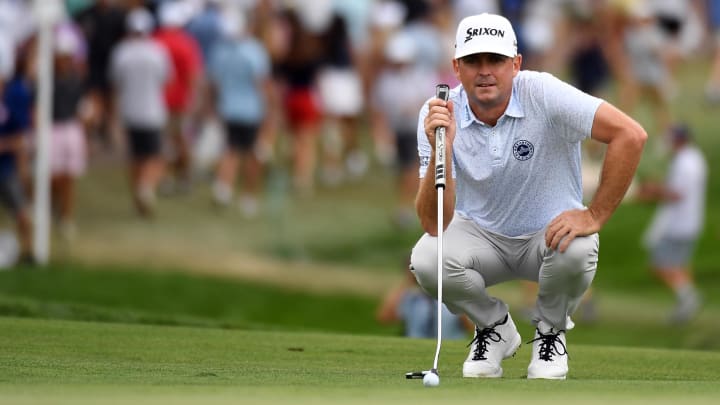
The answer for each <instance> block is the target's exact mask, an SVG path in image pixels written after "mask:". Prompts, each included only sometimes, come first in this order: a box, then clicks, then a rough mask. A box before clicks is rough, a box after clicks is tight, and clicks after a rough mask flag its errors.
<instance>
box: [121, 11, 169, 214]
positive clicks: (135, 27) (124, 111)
mask: <svg viewBox="0 0 720 405" xmlns="http://www.w3.org/2000/svg"><path fill="white" fill-rule="evenodd" d="M127 27H128V35H127V37H126V38H125V39H123V40H122V41H121V42H120V44H119V45H118V47H117V48H116V49H115V51H114V52H113V54H112V63H111V76H112V80H113V84H114V85H115V91H116V93H117V99H118V103H117V105H118V109H119V116H120V117H121V119H122V122H123V124H124V127H125V132H126V133H127V139H128V146H129V147H128V150H129V153H130V187H131V193H132V196H133V201H134V203H135V207H136V209H137V211H138V213H139V214H141V215H143V216H149V215H151V214H152V210H153V206H154V204H155V193H156V190H157V185H158V183H159V181H160V179H161V178H162V174H163V171H164V162H163V158H162V153H161V152H162V148H161V146H162V137H161V136H162V133H163V129H164V128H165V126H166V124H167V109H166V106H165V100H164V98H163V97H164V93H163V90H164V87H165V84H166V83H167V81H168V79H169V78H170V76H171V74H172V73H171V70H170V69H171V65H170V57H169V56H168V54H167V52H166V51H165V49H164V48H163V47H162V46H160V45H159V44H157V43H156V42H155V41H153V40H152V38H150V34H151V32H152V29H153V20H152V16H151V15H150V13H149V12H147V11H145V10H144V9H135V10H133V11H132V12H130V13H129V14H128V18H127Z"/></svg>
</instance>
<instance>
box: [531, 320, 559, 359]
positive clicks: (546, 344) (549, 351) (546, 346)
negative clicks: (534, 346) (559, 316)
mask: <svg viewBox="0 0 720 405" xmlns="http://www.w3.org/2000/svg"><path fill="white" fill-rule="evenodd" d="M536 330H537V333H538V337H536V338H535V339H533V340H531V341H529V342H527V343H528V344H531V343H533V342H537V341H540V348H539V349H540V350H539V351H540V355H539V358H540V360H545V361H553V358H552V356H554V355H558V356H563V355H566V354H567V355H568V357H570V355H569V354H568V352H567V347H565V344H564V343H563V342H562V340H561V339H560V333H561V332H564V331H557V332H555V333H553V329H552V328H551V329H550V332H549V333H547V334H545V333H542V332H540V329H536ZM558 345H559V346H558ZM560 350H562V352H560Z"/></svg>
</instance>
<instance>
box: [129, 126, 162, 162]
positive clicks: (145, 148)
mask: <svg viewBox="0 0 720 405" xmlns="http://www.w3.org/2000/svg"><path fill="white" fill-rule="evenodd" d="M127 137H128V150H129V151H130V157H131V158H132V159H133V160H142V159H147V158H150V157H157V156H160V153H161V151H162V130H161V129H151V128H139V127H135V128H131V127H130V128H128V129H127Z"/></svg>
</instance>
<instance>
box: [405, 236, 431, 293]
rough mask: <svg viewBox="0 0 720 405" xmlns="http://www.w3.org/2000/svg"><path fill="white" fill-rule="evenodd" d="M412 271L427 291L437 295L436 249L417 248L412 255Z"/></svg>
mask: <svg viewBox="0 0 720 405" xmlns="http://www.w3.org/2000/svg"><path fill="white" fill-rule="evenodd" d="M418 245H420V243H419V244H418ZM410 270H411V271H412V272H413V274H415V279H416V280H417V282H418V284H420V286H421V287H422V288H423V289H424V290H425V291H428V292H431V293H433V295H435V294H436V293H437V253H436V251H435V250H434V249H423V248H422V247H418V246H416V247H415V248H414V249H413V251H412V254H411V255H410Z"/></svg>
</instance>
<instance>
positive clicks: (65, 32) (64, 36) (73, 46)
mask: <svg viewBox="0 0 720 405" xmlns="http://www.w3.org/2000/svg"><path fill="white" fill-rule="evenodd" d="M80 46H81V44H80V39H79V38H78V37H77V35H76V34H75V33H74V32H72V31H70V30H69V29H60V30H58V31H57V32H55V53H56V54H58V55H74V54H75V53H76V52H78V50H79V49H80Z"/></svg>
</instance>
